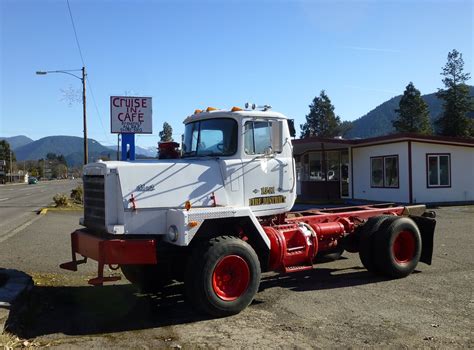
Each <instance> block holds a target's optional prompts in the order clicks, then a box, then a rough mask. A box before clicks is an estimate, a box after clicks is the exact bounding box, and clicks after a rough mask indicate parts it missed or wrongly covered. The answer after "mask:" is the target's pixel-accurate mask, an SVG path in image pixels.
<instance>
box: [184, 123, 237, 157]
mask: <svg viewBox="0 0 474 350" xmlns="http://www.w3.org/2000/svg"><path fill="white" fill-rule="evenodd" d="M236 151H237V122H236V121H235V120H234V119H229V118H220V119H218V118H217V119H207V120H200V121H195V122H192V123H188V124H186V127H185V129H184V145H183V157H206V156H231V155H233V154H235V152H236Z"/></svg>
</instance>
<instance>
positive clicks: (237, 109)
mask: <svg viewBox="0 0 474 350" xmlns="http://www.w3.org/2000/svg"><path fill="white" fill-rule="evenodd" d="M241 110H242V108H240V107H235V106H234V107H232V109H231V111H232V112H238V111H241Z"/></svg>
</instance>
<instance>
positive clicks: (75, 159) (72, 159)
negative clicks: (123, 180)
mask: <svg viewBox="0 0 474 350" xmlns="http://www.w3.org/2000/svg"><path fill="white" fill-rule="evenodd" d="M83 147H84V141H83V138H81V137H76V136H48V137H43V138H42V139H39V140H37V141H33V142H30V143H28V144H26V145H24V146H21V147H18V148H16V149H15V155H16V159H17V160H19V161H22V160H38V159H41V158H45V157H46V155H47V154H48V153H56V154H62V155H64V157H65V158H66V161H67V163H68V165H69V166H77V165H80V164H82V162H83ZM88 147H89V158H90V160H96V159H98V158H99V157H101V156H107V157H109V158H111V159H115V157H116V153H115V152H113V151H112V150H111V149H109V148H107V147H105V146H102V145H101V144H100V143H99V142H97V141H96V140H93V139H89V140H88Z"/></svg>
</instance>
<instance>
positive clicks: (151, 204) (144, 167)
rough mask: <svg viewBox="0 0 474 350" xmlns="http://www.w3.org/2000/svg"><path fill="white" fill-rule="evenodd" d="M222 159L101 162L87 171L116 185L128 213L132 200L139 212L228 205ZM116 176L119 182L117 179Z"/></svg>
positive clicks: (87, 173)
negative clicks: (188, 204)
mask: <svg viewBox="0 0 474 350" xmlns="http://www.w3.org/2000/svg"><path fill="white" fill-rule="evenodd" d="M220 163H221V162H220V161H219V160H218V159H172V160H160V161H156V162H152V163H151V162H149V161H147V162H146V163H140V162H119V161H113V162H99V163H93V164H88V165H86V166H85V167H84V175H86V176H87V175H104V176H107V178H108V180H107V182H108V183H110V182H113V181H115V182H116V186H118V187H119V189H120V191H121V197H122V201H123V205H124V208H125V209H127V208H128V209H131V208H132V207H133V205H132V196H133V201H134V202H135V206H136V208H137V209H146V208H183V207H184V205H185V203H186V201H190V202H191V204H192V206H195V207H210V206H213V205H214V200H213V199H212V196H213V194H214V195H215V198H218V201H219V205H227V195H226V191H225V189H224V180H223V176H222V172H221V164H220ZM114 176H115V179H114Z"/></svg>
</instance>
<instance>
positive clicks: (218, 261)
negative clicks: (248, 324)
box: [184, 236, 261, 317]
mask: <svg viewBox="0 0 474 350" xmlns="http://www.w3.org/2000/svg"><path fill="white" fill-rule="evenodd" d="M260 274H261V272H260V263H259V260H258V257H257V254H256V253H255V251H254V250H253V248H252V247H251V246H250V245H249V244H248V243H246V242H244V241H242V240H241V239H239V238H237V237H233V236H219V237H216V238H212V239H210V240H209V241H206V242H203V243H202V244H200V245H199V246H197V247H195V248H194V250H193V254H192V256H191V258H190V259H189V262H188V268H187V271H186V278H185V282H184V285H185V289H186V295H187V298H188V299H189V300H190V302H191V303H192V304H193V306H194V307H196V308H197V309H199V310H201V311H203V312H205V313H207V314H210V315H212V316H216V317H224V316H229V315H234V314H237V313H239V312H240V311H242V310H243V309H245V308H246V307H247V306H248V305H249V304H250V303H251V302H252V300H253V297H254V296H255V294H256V293H257V290H258V286H259V284H260Z"/></svg>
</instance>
